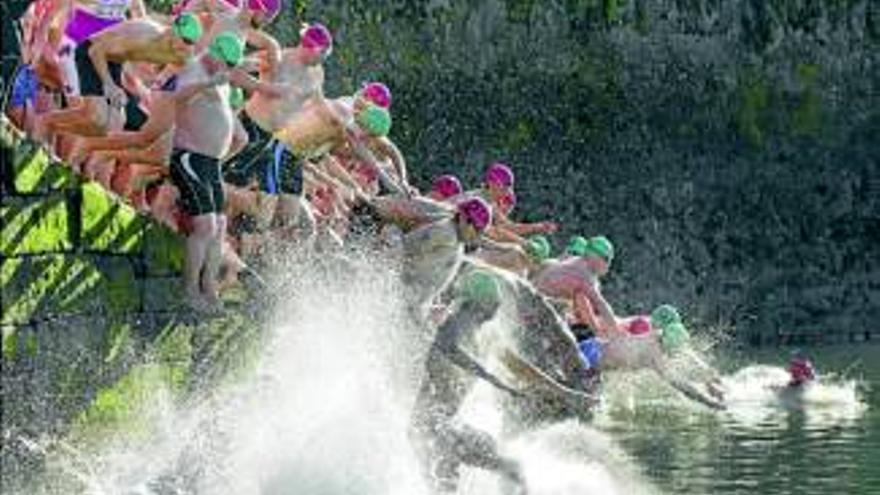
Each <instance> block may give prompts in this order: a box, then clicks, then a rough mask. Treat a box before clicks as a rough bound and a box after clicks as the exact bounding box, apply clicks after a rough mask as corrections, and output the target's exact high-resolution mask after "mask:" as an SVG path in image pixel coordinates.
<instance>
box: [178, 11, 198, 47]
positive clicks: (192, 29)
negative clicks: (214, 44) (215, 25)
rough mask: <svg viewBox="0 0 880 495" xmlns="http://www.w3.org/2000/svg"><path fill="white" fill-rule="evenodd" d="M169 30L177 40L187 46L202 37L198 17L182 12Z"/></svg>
mask: <svg viewBox="0 0 880 495" xmlns="http://www.w3.org/2000/svg"><path fill="white" fill-rule="evenodd" d="M171 30H172V32H174V35H175V36H177V37H178V38H180V39H182V40H183V41H186V42H187V43H189V44H194V43H195V42H196V41H198V40H199V38H201V37H202V32H203V29H202V21H200V20H199V16H197V15H195V14H193V13H191V12H184V13H183V14H180V15H179V16H177V17H175V18H174V23H173V24H172V25H171Z"/></svg>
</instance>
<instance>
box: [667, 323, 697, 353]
mask: <svg viewBox="0 0 880 495" xmlns="http://www.w3.org/2000/svg"><path fill="white" fill-rule="evenodd" d="M690 337H691V336H690V334H689V333H688V331H687V329H686V328H685V327H684V325H682V324H681V323H673V324H671V325H669V326H667V327H664V328H663V331H662V333H661V334H660V344H661V345H662V346H663V350H665V351H666V352H668V353H670V354H671V353H674V352H676V351H678V350H679V349H681V348H682V347H684V346H685V345H687V343H688V341H689V340H690Z"/></svg>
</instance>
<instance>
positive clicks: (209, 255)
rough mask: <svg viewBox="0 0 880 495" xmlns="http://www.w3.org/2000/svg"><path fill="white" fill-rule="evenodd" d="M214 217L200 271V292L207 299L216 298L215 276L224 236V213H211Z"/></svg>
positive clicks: (218, 268) (220, 259)
mask: <svg viewBox="0 0 880 495" xmlns="http://www.w3.org/2000/svg"><path fill="white" fill-rule="evenodd" d="M211 216H212V217H213V218H214V224H213V225H214V230H213V231H212V232H211V239H210V242H209V243H208V245H207V251H206V257H205V266H204V269H203V270H202V273H201V288H202V294H203V295H205V296H206V297H207V298H208V299H209V300H211V301H216V300H217V299H218V289H219V288H218V284H217V278H218V276H219V274H220V264H221V263H222V261H223V243H224V240H225V238H226V215H223V214H217V213H212V214H211Z"/></svg>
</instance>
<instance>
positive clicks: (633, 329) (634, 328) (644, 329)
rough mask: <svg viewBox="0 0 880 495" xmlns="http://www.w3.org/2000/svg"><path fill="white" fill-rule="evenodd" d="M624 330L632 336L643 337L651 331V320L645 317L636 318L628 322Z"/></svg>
mask: <svg viewBox="0 0 880 495" xmlns="http://www.w3.org/2000/svg"><path fill="white" fill-rule="evenodd" d="M626 330H627V331H628V332H629V333H630V334H632V335H643V334H646V333H649V332H650V331H651V320H649V319H648V318H647V317H645V316H637V317H635V318H633V319H632V321H630V322H629V326H628V327H627V328H626Z"/></svg>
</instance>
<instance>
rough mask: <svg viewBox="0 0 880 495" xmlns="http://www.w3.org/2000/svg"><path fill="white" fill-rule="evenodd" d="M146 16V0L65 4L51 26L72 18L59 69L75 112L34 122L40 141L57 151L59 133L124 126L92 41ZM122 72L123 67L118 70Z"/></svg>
mask: <svg viewBox="0 0 880 495" xmlns="http://www.w3.org/2000/svg"><path fill="white" fill-rule="evenodd" d="M129 14H130V15H131V17H132V18H142V17H144V16H146V8H145V6H144V3H143V0H97V1H82V0H68V1H64V2H61V5H60V6H59V8H58V9H56V10H55V12H54V16H53V17H51V18H50V19H49V20H48V22H49V23H50V24H51V23H53V22H57V21H58V20H61V19H66V24H65V29H64V40H63V41H62V42H61V45H60V49H59V51H58V64H59V67H60V68H61V73H62V78H63V80H64V93H65V94H66V96H67V97H68V100H69V102H70V107H69V108H66V109H64V110H56V111H52V112H48V113H46V114H45V115H41V116H40V117H39V118H37V119H36V120H35V123H34V136H35V137H36V138H37V139H39V140H41V141H43V142H46V143H47V144H48V145H49V147H50V148H51V149H52V150H53V151H54V138H55V135H56V133H71V134H76V135H102V134H104V133H105V132H106V131H107V130H108V129H115V128H118V127H121V126H122V124H123V122H124V115H123V113H122V109H121V108H120V107H118V106H113V105H111V103H110V102H109V101H107V99H106V96H105V94H104V87H103V85H102V83H101V78H100V76H99V75H98V74H97V72H96V69H95V67H94V65H93V63H92V60H91V58H90V57H89V50H90V48H91V45H92V38H94V37H95V36H97V35H99V34H100V33H102V32H103V31H105V30H107V29H109V28H111V27H113V26H116V25H118V24H120V23H122V22H124V21H125V19H126V16H128V15H129ZM113 70H114V71H116V73H117V74H118V73H121V70H122V68H121V66H114V69H113Z"/></svg>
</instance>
